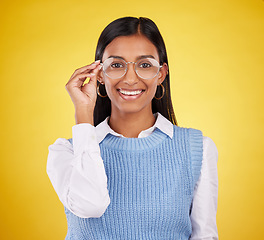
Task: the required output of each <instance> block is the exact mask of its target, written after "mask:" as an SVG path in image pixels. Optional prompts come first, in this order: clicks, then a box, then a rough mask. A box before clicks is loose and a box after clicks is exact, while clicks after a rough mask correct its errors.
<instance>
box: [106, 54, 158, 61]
mask: <svg viewBox="0 0 264 240" xmlns="http://www.w3.org/2000/svg"><path fill="white" fill-rule="evenodd" d="M111 57H112V58H120V59H123V60H125V59H124V58H123V57H121V56H115V55H111V56H109V57H108V58H111ZM142 58H153V59H155V58H154V57H153V56H152V55H140V56H138V57H137V58H136V60H139V59H142Z"/></svg>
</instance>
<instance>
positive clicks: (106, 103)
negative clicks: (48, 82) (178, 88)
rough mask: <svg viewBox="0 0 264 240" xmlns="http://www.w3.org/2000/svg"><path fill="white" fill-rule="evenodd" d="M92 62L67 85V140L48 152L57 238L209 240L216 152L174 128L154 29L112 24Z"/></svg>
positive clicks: (146, 22) (146, 24)
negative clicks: (60, 233)
mask: <svg viewBox="0 0 264 240" xmlns="http://www.w3.org/2000/svg"><path fill="white" fill-rule="evenodd" d="M95 60H97V61H95V62H94V63H92V64H90V65H87V66H84V67H82V68H79V69H77V70H76V71H75V72H74V73H73V75H72V76H71V78H70V80H69V81H68V83H67V84H66V90H67V91H68V93H69V95H70V97H71V99H72V101H73V104H74V106H75V118H76V125H75V126H73V128H72V131H73V137H72V138H71V139H63V138H59V139H57V140H56V142H55V143H54V144H52V145H50V146H49V156H48V163H47V173H48V175H49V178H50V180H51V182H52V184H53V187H54V189H55V191H56V193H57V194H58V197H59V199H60V200H61V202H62V204H63V205H64V207H65V213H66V216H67V221H68V233H67V236H66V239H115V240H116V239H182V240H185V239H186V240H187V239H193V240H194V239H196V240H197V239H205V238H206V239H208V240H209V239H218V233H217V226H216V210H217V190H218V189H217V188H218V187H217V184H218V178H217V167H216V166H217V158H218V153H217V148H216V146H215V144H214V142H213V141H212V140H211V139H210V138H209V137H205V136H203V134H202V132H201V131H200V130H197V129H192V128H182V127H179V126H177V122H176V119H175V116H174V112H173V107H172V102H171V96H170V79H169V65H168V59H167V53H166V48H165V44H164V41H163V39H162V36H161V34H160V32H159V30H158V28H157V26H156V25H155V23H154V22H153V21H152V20H150V19H148V18H133V17H124V18H120V19H117V20H115V21H113V22H112V23H110V24H109V25H108V26H107V27H106V28H105V29H104V30H103V32H102V34H101V36H100V38H99V40H98V45H97V49H96V56H95ZM87 78H90V80H89V82H88V83H86V84H84V81H85V80H86V79H87ZM97 95H98V97H97Z"/></svg>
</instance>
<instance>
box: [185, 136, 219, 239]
mask: <svg viewBox="0 0 264 240" xmlns="http://www.w3.org/2000/svg"><path fill="white" fill-rule="evenodd" d="M217 161H218V151H217V148H216V145H215V143H214V142H213V140H212V139H211V138H209V137H203V160H202V168H201V174H200V177H199V180H198V181H197V184H196V186H195V190H194V198H193V205H192V211H191V215H190V217H191V222H192V228H193V231H192V236H191V238H190V239H191V240H218V231H217V225H216V211H217V199H218V174H217Z"/></svg>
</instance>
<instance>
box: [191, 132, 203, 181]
mask: <svg viewBox="0 0 264 240" xmlns="http://www.w3.org/2000/svg"><path fill="white" fill-rule="evenodd" d="M189 136H190V138H189V139H190V142H189V144H190V152H191V167H192V173H193V174H192V175H193V186H195V184H196V182H197V181H198V179H199V177H200V174H201V167H202V161H201V159H203V134H202V132H201V131H200V130H197V129H193V128H189Z"/></svg>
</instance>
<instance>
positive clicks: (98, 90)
mask: <svg viewBox="0 0 264 240" xmlns="http://www.w3.org/2000/svg"><path fill="white" fill-rule="evenodd" d="M100 84H102V83H100V82H99V84H98V86H97V94H98V95H99V96H100V97H102V98H105V97H107V94H106V95H104V96H103V95H102V94H101V93H100V89H99V87H100ZM102 85H103V84H102Z"/></svg>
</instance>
